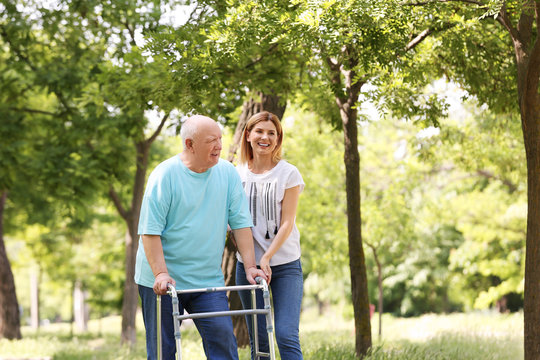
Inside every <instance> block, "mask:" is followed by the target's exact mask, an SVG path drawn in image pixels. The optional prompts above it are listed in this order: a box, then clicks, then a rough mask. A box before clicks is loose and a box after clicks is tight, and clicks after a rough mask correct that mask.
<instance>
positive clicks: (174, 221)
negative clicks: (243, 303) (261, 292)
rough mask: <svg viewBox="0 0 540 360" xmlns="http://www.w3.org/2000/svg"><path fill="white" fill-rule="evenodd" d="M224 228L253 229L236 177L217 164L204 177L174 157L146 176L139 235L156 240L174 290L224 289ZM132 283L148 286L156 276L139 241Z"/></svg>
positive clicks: (228, 165) (228, 167) (230, 168)
mask: <svg viewBox="0 0 540 360" xmlns="http://www.w3.org/2000/svg"><path fill="white" fill-rule="evenodd" d="M227 224H229V225H230V227H231V229H240V228H246V227H251V226H253V223H252V221H251V215H250V213H249V208H248V203H247V199H246V196H245V194H244V190H243V188H242V184H241V182H240V177H239V176H238V173H237V172H236V170H235V168H234V166H233V165H232V164H231V163H229V162H228V161H225V160H223V159H220V160H219V162H218V164H217V165H215V166H213V167H211V168H210V169H208V170H207V171H206V172H204V173H196V172H194V171H191V170H190V169H188V168H187V167H186V166H185V165H184V163H183V162H182V160H181V159H180V156H178V155H176V156H174V157H172V158H170V159H168V160H166V161H164V162H162V163H161V164H159V165H158V166H157V167H156V168H155V169H154V171H152V173H151V174H150V177H149V179H148V183H147V185H146V190H145V193H144V198H143V202H142V208H141V214H140V219H139V230H138V233H139V235H143V234H145V235H160V236H161V243H162V245H163V255H164V257H165V263H166V264H167V270H168V271H169V275H171V277H172V278H173V279H174V280H175V281H176V288H177V289H179V290H180V289H194V288H203V287H217V286H223V285H224V280H223V273H222V271H221V258H222V256H223V249H224V246H225V237H226V232H227ZM135 282H136V283H137V284H139V285H143V286H147V287H152V286H153V284H154V275H153V273H152V269H151V268H150V265H149V264H148V261H147V259H146V255H145V253H144V248H143V245H142V239H141V238H139V250H138V252H137V260H136V265H135Z"/></svg>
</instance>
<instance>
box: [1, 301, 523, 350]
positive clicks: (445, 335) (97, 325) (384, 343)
mask: <svg viewBox="0 0 540 360" xmlns="http://www.w3.org/2000/svg"><path fill="white" fill-rule="evenodd" d="M138 321H139V323H138V329H140V330H139V332H138V337H137V345H136V347H135V348H134V349H129V348H128V347H122V346H120V345H119V341H120V340H119V332H120V330H119V329H120V323H121V319H120V318H119V317H108V318H104V319H101V320H93V321H91V322H90V324H89V331H88V332H87V333H85V334H77V333H76V334H75V335H73V336H71V335H70V326H69V324H51V325H49V326H46V327H42V328H41V329H40V331H39V332H38V333H36V332H34V331H32V330H31V329H29V328H26V327H25V328H23V337H24V338H23V340H19V341H8V340H0V359H2V360H3V359H14V358H16V359H43V360H45V359H47V360H75V359H77V360H85V359H88V360H90V359H96V360H97V359H99V360H101V359H126V360H127V359H135V360H136V359H141V360H143V359H146V354H145V348H144V332H143V331H142V329H143V326H142V323H141V322H140V319H138ZM372 330H373V350H372V353H371V354H370V355H369V356H368V357H367V358H366V360H382V359H385V360H386V359H388V360H405V359H407V360H410V359H435V360H438V359H441V360H442V359H448V360H450V359H451V360H456V359H459V360H466V359H471V360H472V359H474V360H477V359H490V360H491V359H501V360H503V359H504V360H519V359H523V349H522V346H523V345H522V344H523V315H522V314H521V313H518V314H502V315H501V314H497V313H492V312H486V313H470V314H461V313H459V314H449V315H433V314H427V315H423V316H420V317H415V318H394V317H392V316H390V315H384V316H383V336H382V338H379V337H378V335H377V334H378V318H377V314H375V316H374V317H373V318H372ZM300 333H301V334H300V336H301V341H302V349H303V351H304V358H305V359H310V360H311V359H313V360H347V359H355V357H354V325H353V322H352V321H351V320H345V319H343V317H342V316H341V315H340V314H339V312H332V311H331V310H329V311H328V312H327V313H326V314H325V315H324V316H318V314H316V312H314V311H311V310H309V309H308V310H306V311H304V313H303V314H302V320H301V324H300ZM182 347H183V349H182V355H183V359H188V360H198V359H201V360H202V359H205V357H204V354H203V351H202V348H201V343H200V338H199V335H198V333H197V332H196V330H195V329H194V327H192V326H188V327H183V332H182ZM276 353H278V351H277V347H276ZM277 357H278V359H279V356H277ZM240 359H241V360H248V359H249V349H240Z"/></svg>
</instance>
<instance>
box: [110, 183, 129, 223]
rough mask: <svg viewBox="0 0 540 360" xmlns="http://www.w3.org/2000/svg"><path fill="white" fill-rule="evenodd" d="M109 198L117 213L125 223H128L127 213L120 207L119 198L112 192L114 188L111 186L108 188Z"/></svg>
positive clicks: (122, 206)
mask: <svg viewBox="0 0 540 360" xmlns="http://www.w3.org/2000/svg"><path fill="white" fill-rule="evenodd" d="M109 197H110V198H111V200H112V202H113V204H114V206H115V207H116V210H118V213H119V214H120V216H122V218H123V219H124V220H126V221H128V216H129V214H128V212H127V211H126V209H125V208H124V205H122V201H121V200H120V197H119V196H118V193H117V192H116V191H114V188H113V187H112V185H111V186H110V187H109Z"/></svg>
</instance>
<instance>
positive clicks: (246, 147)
mask: <svg viewBox="0 0 540 360" xmlns="http://www.w3.org/2000/svg"><path fill="white" fill-rule="evenodd" d="M261 121H271V122H272V123H273V124H274V126H275V127H276V131H277V144H276V147H275V148H274V150H273V151H272V161H273V162H274V163H277V162H278V161H279V160H281V144H282V142H283V129H282V128H281V122H280V121H279V118H278V117H277V116H276V115H274V114H272V113H271V112H268V111H261V112H259V113H256V114H255V115H253V116H252V117H250V118H249V120H248V122H247V123H246V126H245V127H244V131H242V141H241V142H240V160H239V161H240V163H242V164H245V163H247V162H248V161H249V160H251V159H253V149H252V147H251V145H250V144H249V142H248V141H247V136H248V134H249V132H250V131H251V130H252V129H253V127H255V125H257V124H258V123H260V122H261Z"/></svg>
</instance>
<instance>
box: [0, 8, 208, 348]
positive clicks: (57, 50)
mask: <svg viewBox="0 0 540 360" xmlns="http://www.w3.org/2000/svg"><path fill="white" fill-rule="evenodd" d="M171 5H173V6H174V3H172V4H171ZM163 8H164V3H162V2H161V1H148V2H140V3H129V4H128V3H125V4H118V3H116V2H105V3H104V2H85V3H81V2H70V1H58V2H55V3H52V4H49V3H40V2H37V3H36V4H33V5H32V6H28V7H23V6H17V4H12V3H11V2H2V9H3V10H4V9H5V10H6V11H5V12H3V17H2V24H1V28H0V35H1V36H2V41H3V45H4V47H3V49H8V50H9V51H8V58H9V64H10V70H11V71H12V72H14V73H15V74H19V75H21V74H31V76H27V78H28V81H27V84H25V85H26V86H25V87H23V89H25V90H26V89H32V91H34V92H35V93H40V92H42V93H44V94H46V96H49V97H50V98H51V101H52V110H51V109H49V108H47V109H44V108H43V107H42V106H41V105H42V104H39V103H36V104H34V105H35V106H34V107H33V108H29V107H28V106H12V105H11V106H10V107H9V110H10V112H11V113H12V114H14V115H18V116H22V115H24V117H26V118H28V117H29V115H31V114H39V115H42V117H44V118H46V119H47V121H46V124H47V126H46V127H45V128H44V130H43V132H44V133H42V135H43V136H44V137H43V139H47V137H49V140H50V141H49V144H52V145H54V151H51V150H49V151H48V155H49V156H50V155H51V154H52V153H54V154H55V155H58V159H61V160H60V163H62V164H66V166H67V169H66V171H64V172H62V171H60V170H59V169H58V167H56V168H55V167H54V166H53V165H57V164H53V163H52V162H51V161H49V163H50V164H51V168H50V171H48V172H43V174H42V175H43V177H40V179H43V180H45V179H46V180H47V184H48V185H50V186H51V189H54V190H56V191H58V192H60V193H61V194H59V195H61V196H63V197H62V199H64V200H66V199H68V198H69V197H71V199H73V201H75V202H77V203H78V204H79V205H81V204H84V203H85V201H86V200H88V199H89V198H91V196H97V194H102V193H103V192H105V193H108V194H109V196H110V198H111V200H112V202H113V203H114V205H115V207H116V209H117V211H118V213H119V215H120V216H121V217H122V218H123V219H124V221H125V223H126V226H127V236H126V267H125V271H126V281H125V295H124V306H123V325H122V340H123V341H124V342H129V343H133V342H134V341H135V314H136V307H137V293H136V287H135V284H134V281H133V271H134V262H135V253H136V250H137V245H138V242H137V236H136V235H137V234H136V232H137V222H138V217H139V209H140V203H141V199H142V194H143V189H144V182H145V179H146V171H147V168H148V154H149V150H150V147H151V145H152V143H153V142H154V141H155V139H156V138H157V136H158V135H159V134H160V132H161V130H162V129H163V127H164V125H165V122H166V121H168V120H170V118H171V116H170V112H171V111H172V109H173V108H180V109H184V110H185V111H189V110H191V109H193V108H198V109H201V106H200V104H201V103H202V102H203V101H202V100H201V99H203V97H204V95H205V89H204V88H203V86H201V82H204V79H202V77H201V76H199V73H198V72H196V71H195V72H194V71H192V70H193V68H188V69H182V70H181V71H180V72H177V73H171V72H169V71H168V70H169V68H168V63H166V62H164V61H163V59H160V58H155V59H151V58H150V57H149V56H148V55H147V54H145V53H143V50H142V45H143V43H142V40H141V36H140V35H141V34H143V35H144V34H147V33H149V32H151V31H158V30H159V29H160V28H163V27H164V26H165V25H163V24H162V23H161V20H162V15H163V14H162V10H163ZM194 21H196V19H195V20H194ZM152 60H153V61H152ZM196 63H197V61H196V60H194V62H193V64H196ZM156 78H160V79H162V80H163V82H164V83H174V86H171V87H170V88H168V87H163V86H159V84H158V85H156V83H155V79H156ZM16 95H17V99H24V98H25V97H24V95H25V94H23V93H22V92H19V93H17V94H16ZM179 95H181V96H179ZM152 111H154V112H156V113H158V114H160V115H159V116H160V121H159V124H158V125H157V126H155V127H152V126H151V125H149V123H150V121H149V113H150V112H152ZM174 120H176V119H174ZM49 131H50V132H51V133H52V136H51V134H49V133H48V132H49ZM45 143H46V141H41V144H45ZM126 143H128V144H129V143H130V144H132V145H133V147H132V148H127V147H125V144H126ZM129 159H131V160H129ZM70 167H71V168H70ZM74 168H76V169H74ZM47 170H49V169H47ZM73 175H77V177H73ZM72 178H73V179H74V181H75V179H76V182H77V183H76V185H77V186H78V188H77V190H76V191H74V190H73V188H70V187H69V186H66V184H68V183H69V182H66V180H68V179H69V181H71V179H72ZM130 178H131V179H130ZM130 182H131V183H132V185H131V186H126V185H125V184H127V183H130ZM47 189H49V188H47ZM83 195H88V196H83ZM126 203H127V204H129V205H126ZM84 209H85V206H84V205H82V206H79V207H78V208H77V209H76V210H77V211H84Z"/></svg>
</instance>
